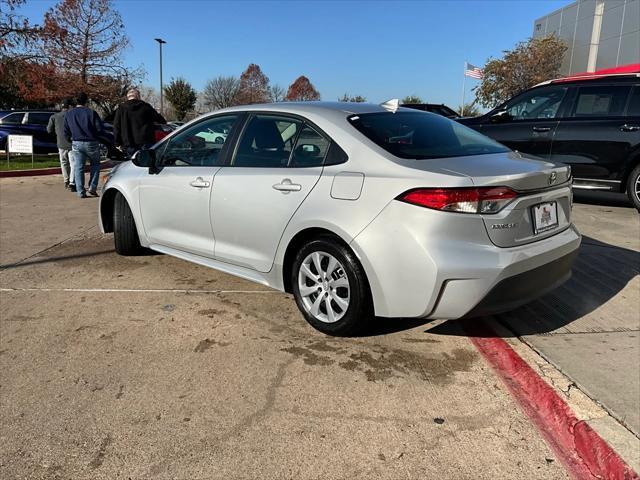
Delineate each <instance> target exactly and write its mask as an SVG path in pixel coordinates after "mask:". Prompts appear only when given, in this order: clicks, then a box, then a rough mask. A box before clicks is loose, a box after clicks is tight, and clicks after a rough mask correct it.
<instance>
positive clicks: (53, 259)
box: [0, 248, 115, 271]
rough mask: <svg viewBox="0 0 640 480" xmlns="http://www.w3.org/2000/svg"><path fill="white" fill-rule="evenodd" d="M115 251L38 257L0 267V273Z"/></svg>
mask: <svg viewBox="0 0 640 480" xmlns="http://www.w3.org/2000/svg"><path fill="white" fill-rule="evenodd" d="M114 252H115V250H114V249H113V248H112V249H109V250H98V251H95V252H84V253H76V254H74V255H63V256H60V257H42V256H38V257H36V258H35V259H33V260H23V261H20V262H16V263H7V264H6V265H0V271H2V270H10V269H12V268H19V267H28V266H30V265H40V264H43V263H54V262H64V261H66V260H75V259H77V258H86V257H95V256H97V255H107V254H110V253H114Z"/></svg>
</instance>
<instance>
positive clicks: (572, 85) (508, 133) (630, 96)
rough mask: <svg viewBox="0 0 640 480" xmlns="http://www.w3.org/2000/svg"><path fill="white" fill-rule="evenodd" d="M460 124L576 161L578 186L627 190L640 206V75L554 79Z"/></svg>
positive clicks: (511, 143)
mask: <svg viewBox="0 0 640 480" xmlns="http://www.w3.org/2000/svg"><path fill="white" fill-rule="evenodd" d="M458 121H459V122H461V123H463V124H465V125H467V126H469V127H471V128H474V129H475V130H478V131H479V132H482V133H483V134H485V135H487V136H489V137H491V138H493V139H495V140H497V141H498V142H500V143H503V144H505V145H506V146H508V147H510V148H512V149H514V150H518V151H521V152H523V153H529V154H533V155H537V156H538V157H542V158H544V159H548V160H551V161H555V162H562V163H566V164H569V165H571V169H572V173H573V177H574V184H573V186H574V188H583V189H591V190H609V191H614V192H626V193H627V195H628V196H629V199H630V200H631V201H632V202H633V204H634V205H635V207H636V208H637V209H638V210H640V73H638V74H635V73H634V74H623V75H595V76H590V77H573V78H564V79H559V80H551V81H549V82H545V83H543V84H540V85H537V86H535V87H534V88H532V89H530V90H527V91H526V92H524V93H521V94H520V95H518V96H516V97H514V98H512V99H511V100H509V101H507V102H505V103H504V104H502V105H500V106H499V107H497V108H495V109H494V110H492V111H490V112H489V113H486V114H485V115H482V116H480V117H474V118H461V119H458Z"/></svg>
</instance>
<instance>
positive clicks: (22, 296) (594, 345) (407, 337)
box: [0, 176, 640, 479]
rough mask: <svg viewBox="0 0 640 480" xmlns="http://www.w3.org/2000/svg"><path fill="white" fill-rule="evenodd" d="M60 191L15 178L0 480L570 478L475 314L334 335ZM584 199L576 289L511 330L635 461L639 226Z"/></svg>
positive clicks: (286, 303)
mask: <svg viewBox="0 0 640 480" xmlns="http://www.w3.org/2000/svg"><path fill="white" fill-rule="evenodd" d="M60 183H61V182H60V179H59V177H57V176H52V177H41V178H20V179H2V180H0V264H2V268H1V270H0V288H2V292H0V299H1V302H0V303H1V305H0V406H1V408H0V425H1V430H0V477H1V478H30V479H39V478H43V479H44V478H47V479H49V478H74V479H76V478H88V479H89V478H90V479H102V478H104V479H113V478H132V479H137V478H184V479H196V478H221V479H235V478H247V479H249V478H274V479H275V478H292V479H301V478H305V479H307V478H309V479H311V478H322V479H329V478H336V479H338V478H363V479H371V478H388V479H401V478H407V479H414V478H460V479H462V478H464V479H466V478H468V479H471V478H473V479H477V478H483V479H484V478H486V479H489V478H521V479H556V478H569V476H568V474H567V472H566V470H565V469H564V467H563V465H562V464H561V462H559V461H558V459H557V457H556V456H555V454H554V451H553V450H552V449H551V448H550V447H549V446H548V445H547V443H545V441H544V440H543V436H542V435H541V434H540V432H539V430H538V429H537V428H536V426H535V425H534V424H533V423H531V422H530V421H529V419H528V418H527V417H526V416H525V415H524V414H523V413H522V411H521V410H520V409H519V408H518V406H517V404H516V402H515V401H514V399H513V397H512V396H511V395H510V393H509V390H508V389H507V388H505V386H504V384H503V383H502V381H501V380H500V379H499V378H498V377H497V376H496V374H495V373H494V371H493V370H492V369H491V367H490V366H489V365H488V364H487V363H486V362H485V360H484V359H483V357H482V356H481V355H480V354H479V353H478V351H477V349H476V348H475V347H474V343H473V342H472V339H470V338H469V336H468V332H466V331H465V330H464V328H463V325H462V324H461V323H460V322H457V323H456V322H437V321H436V322H428V323H427V322H422V321H408V320H401V319H399V320H382V319H379V320H377V321H376V322H375V324H374V325H372V327H371V329H370V331H369V332H368V334H367V335H365V336H362V337H357V338H331V337H327V336H324V335H322V334H320V333H318V332H316V331H314V330H313V329H312V328H311V327H308V326H307V325H306V323H305V322H304V321H303V319H302V317H301V315H300V314H299V313H298V310H297V309H296V306H295V303H294V301H293V299H292V298H291V297H290V296H289V295H285V294H282V293H279V292H274V291H272V290H268V289H266V288H264V287H262V286H259V285H256V284H253V283H249V282H247V281H244V280H240V279H237V278H235V277H231V276H228V275H225V274H222V273H219V272H216V271H213V270H209V269H206V268H204V267H200V266H196V265H192V264H189V263H186V262H184V261H181V260H177V259H175V258H171V257H168V256H164V255H148V256H142V257H135V258H124V257H119V256H118V255H116V254H115V252H114V250H113V242H112V237H111V236H110V235H101V234H100V233H99V231H98V229H97V227H96V206H97V200H95V199H86V200H82V201H80V200H78V199H77V198H76V197H75V196H73V195H71V194H70V193H67V192H65V191H64V190H63V189H62V186H61V184H60ZM578 200H579V202H580V203H577V204H576V205H575V207H574V214H575V216H574V220H575V222H576V224H577V225H578V228H579V229H580V230H581V231H582V233H583V235H584V246H583V247H582V252H581V255H580V258H579V261H578V264H577V266H576V269H575V271H574V276H573V278H572V280H571V281H570V282H569V283H567V284H566V285H565V286H563V287H561V289H559V290H557V291H556V292H552V293H551V294H550V295H547V296H545V297H544V298H543V299H542V300H539V301H537V302H535V303H534V304H531V305H529V306H527V307H524V308H522V309H519V310H517V311H515V312H512V313H510V314H508V315H503V316H501V317H499V318H498V319H497V320H498V321H499V322H500V324H501V325H502V326H503V327H505V330H504V331H506V332H509V333H507V334H506V335H505V337H506V338H507V339H508V341H509V342H512V343H513V344H514V345H515V344H516V343H519V344H521V347H518V348H525V349H529V347H530V349H531V351H530V358H532V359H534V360H533V361H534V362H537V365H536V368H537V369H538V370H539V371H542V372H548V373H549V375H548V377H549V379H564V380H562V381H561V383H562V385H561V386H559V387H558V388H560V390H562V391H564V390H566V392H565V393H566V395H567V398H570V397H571V396H572V395H573V394H572V389H573V391H574V392H577V391H579V392H580V393H581V394H583V395H586V397H585V398H587V401H589V402H591V403H590V404H589V405H588V407H585V408H586V409H590V410H591V412H592V417H593V419H594V421H593V428H595V429H596V430H597V431H598V432H600V434H601V435H603V436H604V435H605V433H606V432H607V431H609V432H613V433H611V434H610V435H609V436H606V437H605V439H606V440H607V441H609V442H610V443H611V444H612V445H614V446H615V448H616V449H618V447H619V448H620V449H621V451H622V450H624V452H623V453H622V455H623V456H624V457H625V460H626V461H627V462H628V463H629V464H630V465H636V464H640V459H639V458H637V457H640V451H638V449H637V448H638V447H637V446H638V443H637V442H638V438H637V435H638V431H639V430H640V425H639V424H640V419H639V418H638V416H637V415H638V405H639V404H640V378H639V375H638V365H639V364H640V335H639V334H640V314H639V310H638V305H640V277H639V275H638V274H639V273H640V261H639V255H640V254H639V253H638V252H640V223H639V220H638V218H639V216H638V214H637V212H636V211H635V210H633V209H632V208H630V207H628V206H627V205H626V204H625V203H624V202H620V201H619V199H618V198H617V197H615V198H612V199H608V200H607V201H606V204H605V205H594V204H591V203H590V202H592V201H593V199H590V198H589V197H585V198H578ZM478 321H481V320H478ZM523 342H524V343H523ZM537 354H540V355H541V356H538V355H537ZM560 372H561V373H560ZM549 381H550V382H551V383H553V380H549ZM558 381H559V382H560V380H558ZM629 452H630V453H629ZM636 454H637V456H636ZM635 462H637V463H635ZM635 468H636V469H637V466H636V467H635Z"/></svg>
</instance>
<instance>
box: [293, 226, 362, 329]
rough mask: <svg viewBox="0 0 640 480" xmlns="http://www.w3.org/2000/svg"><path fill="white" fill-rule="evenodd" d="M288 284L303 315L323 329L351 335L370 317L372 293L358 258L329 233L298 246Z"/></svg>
mask: <svg viewBox="0 0 640 480" xmlns="http://www.w3.org/2000/svg"><path fill="white" fill-rule="evenodd" d="M291 284H292V286H293V294H294V297H295V300H296V303H297V305H298V308H299V309H300V311H301V312H302V314H303V315H304V317H305V319H306V320H307V322H309V324H311V326H312V327H314V328H315V329H317V330H320V331H321V332H323V333H327V334H329V335H340V336H342V335H352V334H354V333H357V332H358V331H359V330H360V329H361V328H362V327H363V326H364V325H365V324H366V323H367V321H368V320H370V319H371V317H372V314H373V308H372V301H371V294H370V292H369V285H368V282H367V278H366V275H365V273H364V270H363V268H362V266H361V265H360V262H359V261H358V259H357V258H356V257H355V255H354V254H353V253H352V252H351V251H350V250H349V249H348V248H347V247H345V246H344V245H342V244H341V243H339V242H337V241H335V240H334V239H333V238H331V237H322V238H318V239H316V240H313V241H311V242H309V243H308V244H306V245H305V246H304V247H303V248H302V249H300V251H299V252H298V254H297V255H296V258H295V261H294V263H293V268H292V277H291Z"/></svg>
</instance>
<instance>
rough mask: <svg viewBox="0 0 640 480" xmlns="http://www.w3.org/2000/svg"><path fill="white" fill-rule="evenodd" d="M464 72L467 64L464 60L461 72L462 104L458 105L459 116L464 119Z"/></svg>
mask: <svg viewBox="0 0 640 480" xmlns="http://www.w3.org/2000/svg"><path fill="white" fill-rule="evenodd" d="M466 71H467V62H466V60H465V62H464V70H463V71H462V103H461V104H460V116H461V117H464V87H465V81H466V80H467V75H466Z"/></svg>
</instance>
